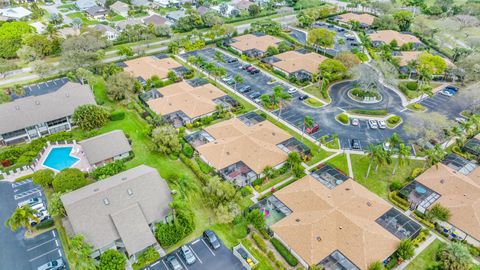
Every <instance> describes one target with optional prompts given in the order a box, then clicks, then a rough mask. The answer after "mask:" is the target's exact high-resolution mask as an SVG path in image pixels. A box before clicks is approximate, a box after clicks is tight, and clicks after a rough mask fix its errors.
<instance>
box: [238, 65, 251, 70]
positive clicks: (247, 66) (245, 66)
mask: <svg viewBox="0 0 480 270" xmlns="http://www.w3.org/2000/svg"><path fill="white" fill-rule="evenodd" d="M251 66H252V65H250V64H242V65H240V66H239V68H240V69H245V70H246V69H247V68H249V67H251Z"/></svg>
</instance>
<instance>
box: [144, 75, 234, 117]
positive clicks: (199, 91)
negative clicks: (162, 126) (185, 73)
mask: <svg viewBox="0 0 480 270" xmlns="http://www.w3.org/2000/svg"><path fill="white" fill-rule="evenodd" d="M158 91H159V92H160V93H161V94H162V95H163V97H160V98H157V99H152V100H149V101H148V102H147V103H148V106H150V108H151V109H152V110H153V111H154V112H156V113H157V114H161V115H167V114H170V113H173V112H177V111H182V112H184V113H185V114H186V115H187V116H188V117H190V118H195V117H198V116H202V115H205V114H208V113H211V112H214V111H216V104H215V102H213V100H214V99H217V98H219V97H223V96H225V95H226V94H225V93H224V92H222V91H221V90H220V89H218V88H216V87H215V86H213V85H211V84H205V85H202V86H198V87H192V86H191V85H190V84H188V83H187V82H185V81H183V82H179V83H174V84H171V85H168V86H165V87H163V88H160V89H158Z"/></svg>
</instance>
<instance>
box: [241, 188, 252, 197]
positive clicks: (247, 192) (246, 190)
mask: <svg viewBox="0 0 480 270" xmlns="http://www.w3.org/2000/svg"><path fill="white" fill-rule="evenodd" d="M252 193H253V191H252V188H251V187H249V186H244V187H242V188H241V189H240V194H242V197H247V196H249V195H251V194H252Z"/></svg>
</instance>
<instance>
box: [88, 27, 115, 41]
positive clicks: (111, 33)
mask: <svg viewBox="0 0 480 270" xmlns="http://www.w3.org/2000/svg"><path fill="white" fill-rule="evenodd" d="M93 29H95V30H97V31H100V32H102V34H103V36H104V37H105V38H106V39H108V40H110V41H113V40H115V39H117V38H118V31H117V30H115V29H113V28H112V27H110V26H108V25H105V24H97V25H95V26H93Z"/></svg>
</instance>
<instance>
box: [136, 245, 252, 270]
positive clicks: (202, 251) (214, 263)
mask: <svg viewBox="0 0 480 270" xmlns="http://www.w3.org/2000/svg"><path fill="white" fill-rule="evenodd" d="M187 245H188V247H189V248H190V250H191V251H192V253H193V254H194V255H195V258H196V262H195V263H193V264H191V265H187V263H186V261H185V259H184V258H183V256H182V255H181V253H180V252H181V251H180V250H179V249H177V250H175V251H173V252H172V253H170V254H168V255H167V256H165V257H163V258H162V259H160V260H158V261H156V262H154V263H152V264H151V265H150V266H148V267H146V268H144V269H145V270H171V269H172V268H171V267H170V266H169V265H168V262H167V261H166V258H167V257H168V256H169V255H174V256H175V257H176V258H177V260H178V261H179V262H180V264H181V265H182V267H183V269H187V270H205V269H212V270H213V269H221V270H242V269H245V268H244V267H243V265H242V263H241V262H240V261H239V260H238V258H237V257H235V256H234V255H233V253H232V251H231V250H229V249H228V248H227V247H225V246H224V245H223V244H222V245H221V247H220V248H218V249H216V250H213V249H212V248H211V247H210V246H208V245H207V243H206V242H205V240H204V239H203V238H197V239H195V240H193V241H192V242H190V243H188V244H187Z"/></svg>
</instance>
